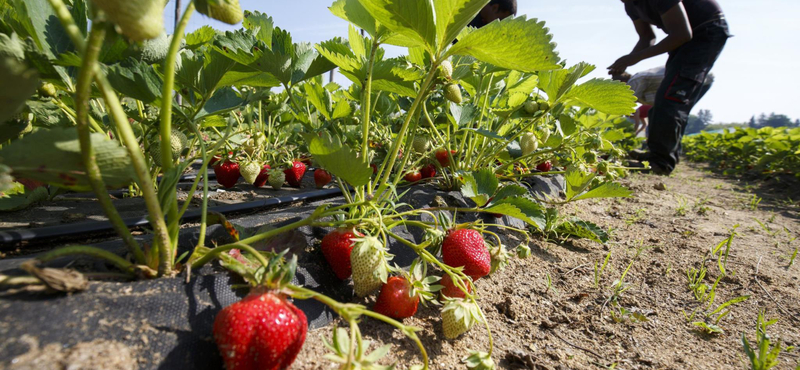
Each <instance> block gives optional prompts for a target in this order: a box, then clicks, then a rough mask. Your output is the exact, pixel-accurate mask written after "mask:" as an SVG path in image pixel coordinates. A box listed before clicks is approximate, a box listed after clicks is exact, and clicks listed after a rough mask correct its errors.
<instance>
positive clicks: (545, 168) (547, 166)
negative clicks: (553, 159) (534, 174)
mask: <svg viewBox="0 0 800 370" xmlns="http://www.w3.org/2000/svg"><path fill="white" fill-rule="evenodd" d="M552 169H553V164H552V163H550V161H547V162H542V163H539V164H538V165H537V166H536V170H537V171H539V172H550V170H552Z"/></svg>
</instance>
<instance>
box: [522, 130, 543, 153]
mask: <svg viewBox="0 0 800 370" xmlns="http://www.w3.org/2000/svg"><path fill="white" fill-rule="evenodd" d="M519 147H520V149H522V155H528V154H531V153H533V152H535V151H536V149H538V148H539V141H538V140H537V139H536V135H535V134H534V133H533V132H526V133H524V134H522V137H521V138H520V139H519Z"/></svg>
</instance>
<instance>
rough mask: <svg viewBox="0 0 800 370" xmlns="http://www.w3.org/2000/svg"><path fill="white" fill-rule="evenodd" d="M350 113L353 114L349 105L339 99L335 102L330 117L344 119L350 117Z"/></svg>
mask: <svg viewBox="0 0 800 370" xmlns="http://www.w3.org/2000/svg"><path fill="white" fill-rule="evenodd" d="M351 113H353V108H352V107H351V106H350V104H349V103H347V100H345V99H339V100H337V101H336V105H335V106H334V107H333V114H332V115H331V118H332V119H337V118H344V117H348V116H350V114H351Z"/></svg>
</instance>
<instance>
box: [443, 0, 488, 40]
mask: <svg viewBox="0 0 800 370" xmlns="http://www.w3.org/2000/svg"><path fill="white" fill-rule="evenodd" d="M488 3H489V0H437V1H436V2H435V4H436V44H437V45H440V47H441V46H444V45H449V44H450V43H452V42H453V40H455V38H456V37H457V36H458V34H459V33H460V32H461V30H463V29H464V27H466V26H467V25H468V24H469V22H471V21H472V20H473V19H474V18H475V16H476V15H478V13H479V12H480V11H481V9H483V7H484V6H486V4H488Z"/></svg>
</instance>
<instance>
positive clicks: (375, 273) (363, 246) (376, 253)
mask: <svg viewBox="0 0 800 370" xmlns="http://www.w3.org/2000/svg"><path fill="white" fill-rule="evenodd" d="M353 240H354V241H355V244H354V245H353V250H352V251H351V252H350V265H351V266H352V270H353V290H355V292H356V295H357V296H359V297H366V296H367V295H368V294H370V293H372V292H374V291H375V290H377V289H378V288H380V287H381V286H382V285H383V284H384V283H386V279H387V278H388V277H389V269H388V267H387V262H386V260H387V253H386V247H384V246H383V243H381V241H380V239H378V238H376V237H374V236H365V237H363V238H358V239H353Z"/></svg>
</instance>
